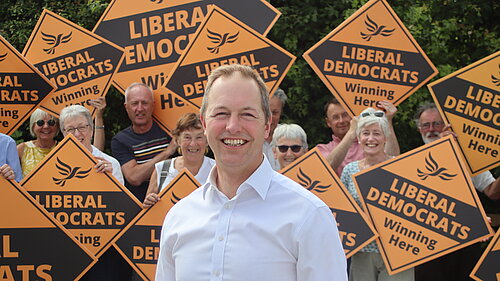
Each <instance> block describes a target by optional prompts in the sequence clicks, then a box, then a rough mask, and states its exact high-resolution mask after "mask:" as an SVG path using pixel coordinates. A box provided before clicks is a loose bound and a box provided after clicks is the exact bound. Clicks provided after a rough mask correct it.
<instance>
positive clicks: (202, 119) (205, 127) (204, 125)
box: [200, 114, 207, 131]
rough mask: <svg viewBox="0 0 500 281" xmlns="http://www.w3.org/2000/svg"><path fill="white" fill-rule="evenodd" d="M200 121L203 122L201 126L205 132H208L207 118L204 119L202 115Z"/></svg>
mask: <svg viewBox="0 0 500 281" xmlns="http://www.w3.org/2000/svg"><path fill="white" fill-rule="evenodd" d="M200 121H201V125H202V126H203V131H206V129H207V124H206V123H205V117H203V115H201V114H200Z"/></svg>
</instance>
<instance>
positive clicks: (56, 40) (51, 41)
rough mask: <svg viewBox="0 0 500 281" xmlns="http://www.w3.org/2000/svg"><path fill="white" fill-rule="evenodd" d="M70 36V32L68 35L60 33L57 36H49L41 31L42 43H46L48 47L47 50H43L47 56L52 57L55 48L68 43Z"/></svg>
mask: <svg viewBox="0 0 500 281" xmlns="http://www.w3.org/2000/svg"><path fill="white" fill-rule="evenodd" d="M71 34H72V32H71V31H70V32H69V34H68V35H64V36H63V34H62V33H60V34H58V35H57V36H54V35H51V34H47V33H44V32H43V31H42V39H43V41H45V42H47V44H48V45H49V46H50V47H49V48H47V49H43V50H44V51H45V52H46V53H47V54H49V55H53V54H54V53H55V52H56V47H57V46H59V45H61V44H64V43H68V42H69V41H70V40H71Z"/></svg>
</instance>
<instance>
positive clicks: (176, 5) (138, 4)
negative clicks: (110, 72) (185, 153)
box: [94, 0, 281, 120]
mask: <svg viewBox="0 0 500 281" xmlns="http://www.w3.org/2000/svg"><path fill="white" fill-rule="evenodd" d="M212 4H215V5H217V6H219V7H222V8H223V9H225V10H226V11H228V12H229V13H231V14H232V15H233V16H235V17H236V18H238V19H240V20H241V21H243V22H245V23H246V24H247V25H249V26H251V27H252V28H254V29H255V30H257V31H258V32H260V33H262V34H267V32H269V30H270V29H271V27H272V26H273V25H274V23H275V22H276V21H277V20H278V18H279V16H280V15H281V13H280V12H279V11H278V10H277V9H276V8H274V7H272V6H271V5H270V4H269V3H268V2H267V1H263V0H208V1H199V0H168V1H164V0H136V1H129V0H113V1H111V3H110V4H109V6H108V8H107V10H106V11H105V12H104V14H103V15H102V17H101V19H100V20H99V22H98V23H97V24H96V26H95V28H94V32H95V33H96V34H98V35H100V36H102V37H104V38H107V39H108V40H110V41H112V42H114V43H116V44H118V45H119V46H121V47H123V48H124V49H125V61H124V63H123V65H122V66H121V67H120V69H119V71H118V73H117V75H116V76H115V77H114V78H113V79H114V84H115V85H116V86H117V88H118V89H120V90H121V91H122V92H123V93H124V92H125V89H126V88H127V87H128V86H129V85H130V84H132V83H133V82H143V83H145V84H147V85H148V86H150V87H151V88H152V89H153V90H154V91H156V90H157V89H159V88H161V85H162V84H163V83H164V81H165V79H166V78H167V75H168V74H169V73H170V71H171V69H172V67H173V65H174V63H175V62H176V61H177V60H178V59H179V56H180V55H181V53H182V51H183V50H184V48H185V47H186V46H187V44H188V42H189V40H190V38H191V37H192V34H193V33H194V32H195V31H196V29H197V28H198V26H199V24H200V23H201V22H202V21H203V19H204V17H205V15H206V14H207V13H208V6H210V5H212ZM175 120H177V118H175Z"/></svg>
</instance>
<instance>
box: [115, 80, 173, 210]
mask: <svg viewBox="0 0 500 281" xmlns="http://www.w3.org/2000/svg"><path fill="white" fill-rule="evenodd" d="M124 105H125V109H126V110H127V114H128V117H129V119H130V121H131V122H132V125H131V126H130V127H128V128H126V129H124V130H122V131H120V132H119V133H118V134H116V135H115V136H114V137H113V138H112V140H111V151H112V152H113V156H114V157H116V159H118V161H119V162H120V165H121V168H122V172H123V175H124V177H125V186H126V187H127V188H128V189H129V190H130V191H131V192H132V193H133V194H134V195H135V196H136V197H137V199H139V201H141V202H143V201H144V198H145V196H146V191H147V189H148V185H149V179H150V177H151V174H152V173H153V170H154V166H155V164H156V163H158V162H160V161H163V160H166V159H168V158H170V157H172V155H173V154H174V153H175V150H176V148H177V145H176V144H175V141H171V139H170V137H169V136H168V135H167V133H165V131H163V130H162V129H161V128H160V126H158V124H156V122H154V120H153V110H154V97H153V91H152V90H151V89H150V88H149V87H148V86H147V85H146V84H144V83H133V84H131V85H130V86H129V87H128V88H127V90H126V91H125V103H124ZM169 143H170V144H169Z"/></svg>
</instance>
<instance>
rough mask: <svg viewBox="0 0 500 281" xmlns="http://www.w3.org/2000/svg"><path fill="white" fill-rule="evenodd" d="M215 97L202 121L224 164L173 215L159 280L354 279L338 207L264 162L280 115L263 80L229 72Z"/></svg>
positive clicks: (237, 68)
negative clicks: (274, 118) (273, 121)
mask: <svg viewBox="0 0 500 281" xmlns="http://www.w3.org/2000/svg"><path fill="white" fill-rule="evenodd" d="M205 89H206V90H205V95H204V97H203V103H202V106H201V120H202V124H203V127H204V128H205V134H206V136H207V139H208V143H209V144H210V147H211V148H212V150H213V151H214V155H215V162H216V165H215V166H214V168H213V169H212V171H211V173H210V175H209V178H208V180H207V182H206V183H205V184H204V185H202V186H201V187H200V188H198V189H196V190H195V191H194V192H192V193H191V194H190V195H188V196H187V197H185V198H184V199H182V200H180V201H179V202H178V203H177V204H175V205H174V206H173V207H172V209H170V211H169V212H168V213H167V216H166V218H165V221H164V224H163V227H162V233H161V238H160V254H159V257H158V265H157V271H156V279H155V280H157V281H160V280H190V281H198V280H200V281H201V280H213V279H214V278H215V279H217V280H239V281H246V280H252V281H253V280H286V281H294V280H300V281H305V280H309V281H320V280H325V281H327V280H328V281H331V280H347V274H346V270H345V267H346V261H345V255H344V251H343V249H342V244H341V242H340V237H339V233H338V230H337V226H336V222H335V219H334V218H333V216H332V213H331V211H330V209H329V208H328V207H327V206H326V205H325V204H324V203H323V202H322V201H321V200H320V199H319V198H317V197H316V196H315V195H313V194H312V193H311V192H309V191H307V190H306V189H305V188H303V187H301V186H300V185H298V184H297V183H295V182H293V181H292V180H291V179H289V178H287V177H285V176H283V175H281V174H279V173H277V172H276V171H274V170H273V169H272V167H271V165H270V164H269V162H268V161H265V160H264V159H265V158H264V155H263V151H262V144H263V142H264V139H265V138H266V137H267V135H268V134H269V131H270V125H271V113H270V110H269V97H268V92H267V88H266V85H265V84H264V81H263V80H262V78H261V77H260V76H259V75H258V74H257V73H256V72H255V71H254V70H253V69H252V68H251V67H249V66H242V65H225V66H221V67H219V68H217V69H215V70H213V71H212V73H211V74H210V76H209V77H208V83H207V86H206V88H205Z"/></svg>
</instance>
